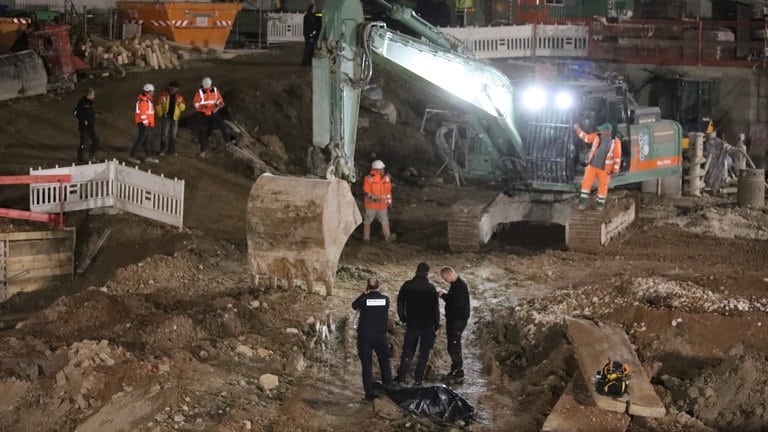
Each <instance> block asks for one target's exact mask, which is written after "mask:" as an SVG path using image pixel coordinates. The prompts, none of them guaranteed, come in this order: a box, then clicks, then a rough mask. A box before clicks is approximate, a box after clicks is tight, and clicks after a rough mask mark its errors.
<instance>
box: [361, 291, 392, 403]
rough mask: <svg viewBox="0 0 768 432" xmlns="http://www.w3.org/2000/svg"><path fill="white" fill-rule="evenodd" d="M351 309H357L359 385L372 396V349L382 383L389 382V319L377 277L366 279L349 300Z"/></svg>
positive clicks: (366, 397)
mask: <svg viewBox="0 0 768 432" xmlns="http://www.w3.org/2000/svg"><path fill="white" fill-rule="evenodd" d="M352 309H354V310H356V311H359V312H360V319H359V320H358V322H357V355H358V357H360V364H361V366H362V368H363V389H364V390H365V399H366V400H369V401H370V400H373V399H374V398H375V397H376V395H374V393H373V369H372V366H371V363H372V361H373V354H372V353H373V352H375V353H376V357H377V358H378V359H379V368H380V369H381V380H382V381H383V383H384V385H385V386H390V385H392V369H391V367H390V364H389V342H387V322H388V319H389V297H387V296H386V295H384V294H382V293H380V292H379V280H378V279H377V278H375V277H372V278H370V279H368V285H367V287H366V289H365V292H364V293H363V294H360V296H359V297H358V298H357V299H355V301H354V302H352Z"/></svg>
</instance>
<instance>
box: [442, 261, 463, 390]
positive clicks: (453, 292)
mask: <svg viewBox="0 0 768 432" xmlns="http://www.w3.org/2000/svg"><path fill="white" fill-rule="evenodd" d="M440 276H441V277H442V278H443V280H444V281H446V282H448V283H449V284H451V287H450V288H449V289H448V292H445V291H442V290H441V291H440V298H442V299H443V301H444V302H445V336H446V338H447V339H448V355H449V356H451V370H450V372H448V377H449V378H457V379H460V378H464V360H463V359H462V355H461V335H462V333H464V329H465V328H467V321H469V288H467V283H466V282H464V280H463V279H462V278H460V277H459V275H457V274H456V272H455V271H454V270H453V269H452V268H450V267H443V268H442V269H441V270H440Z"/></svg>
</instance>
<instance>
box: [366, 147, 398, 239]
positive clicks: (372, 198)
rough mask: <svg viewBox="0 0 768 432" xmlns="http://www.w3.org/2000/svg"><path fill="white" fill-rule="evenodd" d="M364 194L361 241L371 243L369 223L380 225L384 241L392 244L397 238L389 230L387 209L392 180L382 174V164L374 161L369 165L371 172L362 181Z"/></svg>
mask: <svg viewBox="0 0 768 432" xmlns="http://www.w3.org/2000/svg"><path fill="white" fill-rule="evenodd" d="M363 192H365V202H364V206H365V218H364V219H363V241H371V223H373V220H374V219H377V220H378V221H379V222H380V223H381V230H382V232H383V234H384V240H385V241H387V242H392V241H394V240H395V239H396V238H397V235H396V234H393V233H392V232H391V231H390V229H389V214H388V209H389V207H391V206H392V180H391V179H390V178H389V175H388V174H387V173H385V172H384V162H382V161H381V160H379V159H376V160H375V161H373V162H372V163H371V172H370V173H368V175H367V176H365V178H364V179H363Z"/></svg>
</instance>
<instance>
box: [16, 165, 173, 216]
mask: <svg viewBox="0 0 768 432" xmlns="http://www.w3.org/2000/svg"><path fill="white" fill-rule="evenodd" d="M29 173H30V175H35V174H69V175H71V176H72V181H71V183H66V184H63V185H60V184H58V183H42V184H32V185H29V208H30V210H31V211H33V212H42V213H58V212H59V211H61V210H62V200H61V198H60V195H61V190H62V189H63V198H64V205H63V211H65V212H69V211H77V210H87V209H94V208H101V207H115V208H118V209H121V210H125V211H127V212H130V213H134V214H137V215H139V216H144V217H146V218H149V219H153V220H156V221H159V222H163V223H167V224H169V225H173V226H177V227H179V228H181V227H182V226H183V224H184V180H178V179H169V178H165V177H164V176H162V175H159V176H158V175H156V174H152V173H151V172H144V171H140V170H139V169H138V168H133V167H127V166H125V164H120V163H119V162H118V161H116V160H112V161H107V162H103V163H98V164H88V165H72V166H69V167H56V168H49V169H40V168H38V169H30V170H29Z"/></svg>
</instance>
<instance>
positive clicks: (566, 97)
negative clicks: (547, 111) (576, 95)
mask: <svg viewBox="0 0 768 432" xmlns="http://www.w3.org/2000/svg"><path fill="white" fill-rule="evenodd" d="M555 106H557V107H558V108H559V109H562V110H566V109H569V108H571V107H572V106H573V95H571V94H570V93H568V92H565V91H562V92H560V93H558V94H557V96H555Z"/></svg>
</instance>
